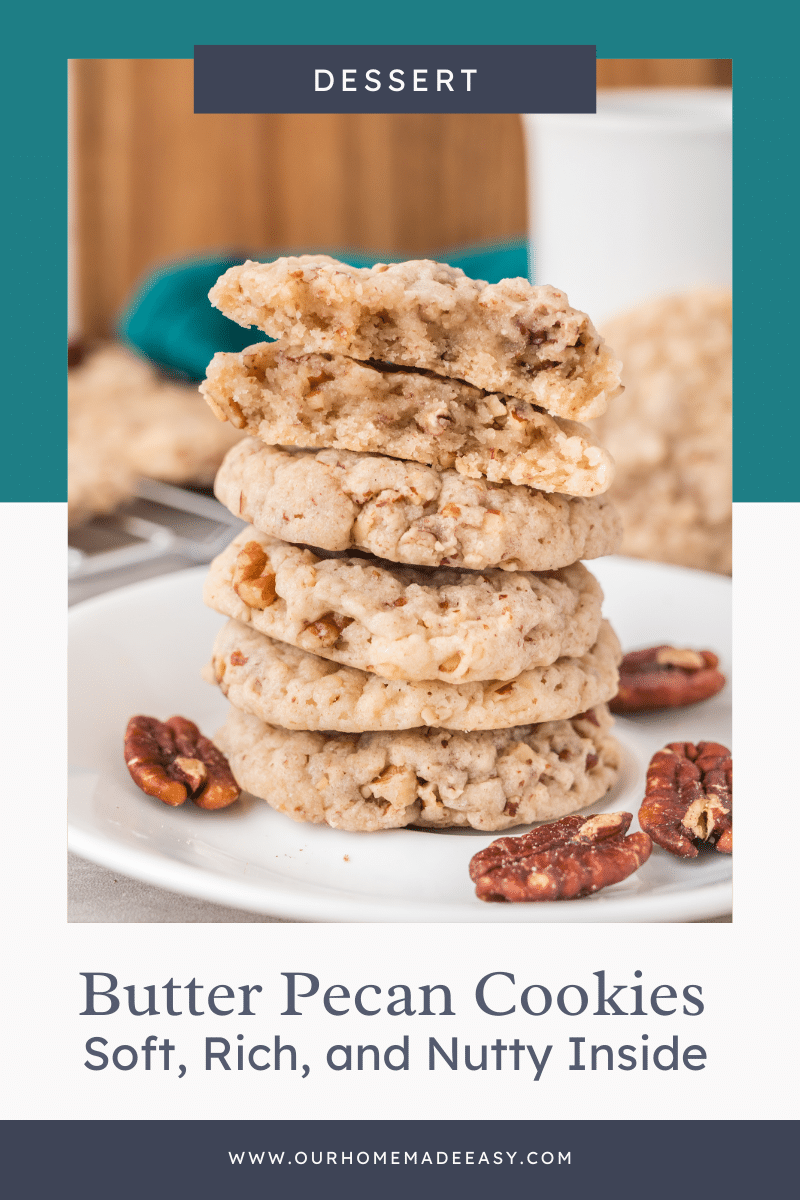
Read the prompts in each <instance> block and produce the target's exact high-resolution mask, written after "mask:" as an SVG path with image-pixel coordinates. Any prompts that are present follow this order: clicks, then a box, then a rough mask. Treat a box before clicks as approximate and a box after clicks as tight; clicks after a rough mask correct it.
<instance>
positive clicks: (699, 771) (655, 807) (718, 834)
mask: <svg viewBox="0 0 800 1200" xmlns="http://www.w3.org/2000/svg"><path fill="white" fill-rule="evenodd" d="M639 824H640V825H641V827H642V829H644V830H646V832H647V833H649V834H650V837H651V838H652V839H653V841H654V842H655V843H656V844H657V845H659V846H661V847H662V848H663V849H664V850H669V852H670V854H677V855H678V856H679V857H680V858H696V857H697V853H698V850H697V846H698V843H704V844H705V845H708V846H715V847H716V849H717V850H719V851H720V852H721V853H722V854H731V853H732V852H733V763H732V760H731V752H730V750H729V749H728V748H727V746H721V745H720V744H719V743H718V742H698V743H697V745H696V746H695V745H693V744H692V743H691V742H670V743H669V745H668V746H665V747H664V749H663V750H659V751H658V752H657V753H656V754H654V755H653V757H652V759H651V760H650V766H649V767H648V770H647V787H646V791H645V798H644V800H643V801H642V806H641V808H640V809H639Z"/></svg>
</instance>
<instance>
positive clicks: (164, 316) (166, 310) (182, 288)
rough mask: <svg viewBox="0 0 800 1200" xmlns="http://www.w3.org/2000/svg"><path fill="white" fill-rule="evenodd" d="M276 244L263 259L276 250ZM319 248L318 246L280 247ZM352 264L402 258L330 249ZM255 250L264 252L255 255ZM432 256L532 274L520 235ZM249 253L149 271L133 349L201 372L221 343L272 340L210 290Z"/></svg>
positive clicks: (138, 302)
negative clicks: (229, 312) (222, 307)
mask: <svg viewBox="0 0 800 1200" xmlns="http://www.w3.org/2000/svg"><path fill="white" fill-rule="evenodd" d="M278 253H280V252H275V251H273V252H271V253H269V254H265V255H264V256H263V260H264V261H267V260H268V259H270V258H276V257H277V256H278ZM283 253H288V254H297V253H319V251H311V252H310V251H308V250H304V251H297V250H294V251H292V250H290V251H283ZM324 253H326V254H332V255H333V256H334V257H335V258H339V259H341V260H343V261H344V262H349V263H352V265H353V266H355V267H371V266H372V265H373V263H376V262H400V261H402V260H401V259H400V258H398V257H397V256H396V255H394V256H393V255H378V254H364V253H363V252H354V251H347V250H326V251H324ZM253 257H254V258H258V257H260V256H258V255H253ZM430 257H431V258H434V259H436V260H437V261H438V262H448V263H450V265H451V266H453V267H460V268H461V269H462V271H464V272H465V273H466V274H467V275H470V276H472V278H473V279H485V280H487V281H488V282H489V283H497V282H498V281H499V280H500V279H507V278H509V277H515V276H519V275H521V276H523V277H527V276H528V269H529V253H528V242H527V241H526V240H525V239H524V238H519V239H517V240H515V241H510V242H502V243H493V244H490V245H482V246H468V247H461V248H459V249H456V250H450V251H445V252H443V253H442V252H439V253H435V254H434V253H432V254H431V255H430ZM243 259H244V256H243V255H242V256H239V257H230V256H229V257H220V258H196V259H184V260H182V261H181V262H176V263H172V264H170V265H168V266H165V267H162V268H161V269H160V270H158V271H155V272H154V273H153V274H151V275H148V276H147V278H146V279H145V280H144V282H143V283H142V284H141V285H140V287H139V288H138V289H137V291H136V293H135V295H134V296H133V298H132V299H131V301H130V302H129V304H128V306H127V308H126V309H125V311H124V312H123V314H122V316H121V318H120V321H119V332H120V336H121V337H122V338H123V339H124V340H125V341H126V342H127V343H128V344H129V345H130V346H132V347H133V348H134V349H135V350H138V351H139V352H140V353H141V354H143V355H145V357H146V358H149V359H151V360H152V361H153V362H155V363H157V364H158V365H159V366H160V367H163V368H164V369H165V370H167V371H170V372H172V373H174V374H176V375H179V376H182V377H183V378H185V379H203V378H204V377H205V373H206V367H207V366H208V363H209V361H210V360H211V358H212V357H213V355H214V354H215V353H216V352H217V351H218V350H227V351H236V350H243V349H244V348H245V346H252V345H253V343H254V342H260V341H269V340H270V339H268V338H266V337H265V335H264V334H263V333H260V332H259V331H258V330H253V329H243V328H242V327H241V325H237V324H236V323H235V322H234V321H230V320H229V319H228V318H227V317H224V316H223V315H222V313H221V312H219V311H218V310H217V309H216V308H212V306H211V305H210V304H209V302H208V293H209V291H210V289H211V288H212V286H213V285H214V283H215V282H216V280H217V279H218V278H219V276H220V275H221V274H222V273H223V271H227V269H228V267H232V266H234V265H235V264H236V263H239V262H242V261H243Z"/></svg>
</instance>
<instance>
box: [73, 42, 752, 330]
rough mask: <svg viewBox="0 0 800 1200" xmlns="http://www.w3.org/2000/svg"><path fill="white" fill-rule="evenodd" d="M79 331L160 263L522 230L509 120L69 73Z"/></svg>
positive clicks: (678, 67)
mask: <svg viewBox="0 0 800 1200" xmlns="http://www.w3.org/2000/svg"><path fill="white" fill-rule="evenodd" d="M597 80H598V86H599V87H631V86H633V87H637V86H638V87H652V86H664V85H670V86H694V87H697V86H723V87H724V86H728V87H729V86H730V83H731V64H730V61H729V60H720V59H605V60H600V61H598V64H597ZM72 89H73V94H72V107H73V127H74V139H75V143H74V167H73V171H74V176H73V188H74V195H75V204H76V213H75V222H76V226H77V237H78V249H77V255H76V260H77V275H78V278H77V297H78V307H79V313H80V316H79V324H80V328H81V329H82V331H83V333H84V335H85V336H86V337H89V338H94V337H103V336H107V335H108V334H109V333H110V332H111V331H112V330H113V325H114V320H115V317H116V315H117V313H118V312H119V310H120V307H121V306H122V305H123V303H124V302H125V300H126V299H127V297H128V295H129V294H130V291H131V289H132V288H133V287H134V285H135V284H136V282H137V281H138V280H139V279H140V278H141V276H142V275H143V274H144V273H145V272H146V271H147V270H148V269H149V268H150V267H151V266H153V265H154V264H156V263H158V262H162V261H164V260H165V259H170V258H175V257H179V256H181V255H188V254H198V253H204V252H213V251H216V250H230V249H235V250H237V251H241V252H242V253H247V252H258V251H268V250H270V249H276V250H282V249H287V248H291V249H301V250H302V249H304V248H314V249H318V248H326V247H341V248H352V249H365V250H375V251H378V252H381V251H383V252H387V253H389V252H392V253H399V254H407V255H409V256H415V255H416V256H419V255H425V254H432V253H435V252H436V251H438V250H445V249H447V248H448V247H452V246H456V245H460V244H468V243H471V242H479V241H484V240H490V239H501V238H505V237H514V236H519V235H520V234H524V232H525V228H526V196H525V187H526V184H525V167H524V158H523V145H522V128H521V123H520V121H519V118H518V117H516V116H513V115H501V116H494V115H484V116H465V115H454V116H447V115H436V116H430V115H424V116H410V115H409V116H386V115H363V116H341V115H327V114H326V115H311V116H306V115H297V114H295V115H288V116H280V115H237V116H231V115H218V116H217V115H205V114H204V115H195V114H194V113H193V111H192V62H191V60H125V59H114V60H101V59H97V60H81V61H78V62H76V63H75V64H74V70H73V75H72Z"/></svg>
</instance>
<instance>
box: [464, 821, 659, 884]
mask: <svg viewBox="0 0 800 1200" xmlns="http://www.w3.org/2000/svg"><path fill="white" fill-rule="evenodd" d="M632 819H633V818H632V814H631V813H625V812H619V813H599V814H598V815H597V816H595V817H588V818H587V817H576V816H572V817H562V818H561V820H560V821H553V822H552V823H551V824H549V825H540V826H539V827H538V829H532V830H531V832H530V833H525V834H523V835H522V837H518V838H499V839H498V840H497V841H496V842H492V844H491V845H490V846H487V847H486V849H485V850H480V851H479V852H478V853H477V854H476V855H475V856H474V858H473V859H472V861H471V862H470V865H469V873H470V878H471V879H472V881H473V883H474V884H475V894H476V896H477V897H478V899H479V900H510V901H520V900H573V899H575V898H576V897H578V896H589V895H591V894H592V893H593V892H599V891H600V889H601V888H604V887H608V886H609V885H610V884H612V883H619V882H620V880H622V879H627V877H628V876H629V875H632V874H633V872H634V871H636V870H637V869H638V868H639V867H640V866H641V865H642V863H643V862H646V861H647V859H648V858H649V857H650V850H651V849H652V844H651V842H650V838H649V837H648V836H647V834H646V833H632V834H630V835H629V836H627V837H626V836H625V835H626V833H627V831H628V826H629V825H630V823H631V820H632Z"/></svg>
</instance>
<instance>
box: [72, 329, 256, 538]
mask: <svg viewBox="0 0 800 1200" xmlns="http://www.w3.org/2000/svg"><path fill="white" fill-rule="evenodd" d="M68 391H69V521H70V524H71V525H76V524H78V523H80V522H81V521H85V520H88V519H89V518H90V517H92V516H95V515H97V514H99V513H106V512H110V511H111V510H112V509H113V508H115V507H116V506H117V505H118V504H121V503H123V502H125V501H127V500H130V499H132V497H133V495H134V493H135V491H136V484H137V481H138V480H139V479H140V478H142V477H143V476H146V477H147V478H149V479H160V480H163V481H164V482H165V483H198V484H209V483H211V482H212V480H213V479H214V473H215V472H216V470H217V467H218V466H219V464H220V463H221V462H222V459H223V458H224V456H225V453H226V451H228V450H229V449H230V448H231V446H232V445H234V444H235V443H236V442H237V441H239V440H240V438H241V434H239V433H238V431H237V430H235V429H233V428H232V427H231V426H226V425H220V423H219V422H218V421H215V420H214V419H213V417H212V416H211V414H210V413H209V411H208V407H207V405H205V404H204V403H203V400H202V397H201V396H199V395H198V392H197V386H196V385H189V384H185V383H176V382H174V381H172V380H168V379H165V378H164V377H163V376H162V375H160V374H159V373H158V372H157V371H156V370H155V369H154V368H153V367H152V366H151V364H150V363H148V362H145V361H144V359H141V358H139V357H137V355H135V354H132V353H131V351H130V350H127V349H126V348H125V347H124V346H120V345H115V344H109V345H105V346H100V347H99V348H97V349H96V350H94V351H92V352H90V353H89V355H88V356H87V357H86V358H85V359H84V360H83V362H81V364H80V365H79V366H77V367H75V368H74V369H73V370H71V371H70V372H69V377H68Z"/></svg>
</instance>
